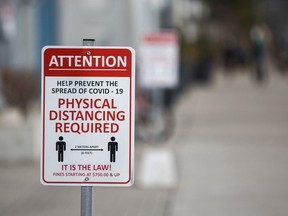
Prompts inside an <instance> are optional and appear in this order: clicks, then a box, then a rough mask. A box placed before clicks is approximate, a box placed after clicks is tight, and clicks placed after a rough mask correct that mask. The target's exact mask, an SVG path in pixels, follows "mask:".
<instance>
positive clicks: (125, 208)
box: [0, 74, 288, 216]
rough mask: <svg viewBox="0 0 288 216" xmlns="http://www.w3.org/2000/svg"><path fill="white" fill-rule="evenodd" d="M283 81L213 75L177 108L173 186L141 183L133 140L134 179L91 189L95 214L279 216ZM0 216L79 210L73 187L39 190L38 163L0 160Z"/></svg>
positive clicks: (285, 197)
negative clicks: (123, 184) (260, 82)
mask: <svg viewBox="0 0 288 216" xmlns="http://www.w3.org/2000/svg"><path fill="white" fill-rule="evenodd" d="M287 93H288V78H282V77H278V76H272V77H271V79H270V80H269V82H268V83H267V84H265V85H262V86H258V85H255V83H254V82H253V81H252V80H251V79H250V77H249V76H247V75H241V74H238V75H237V76H233V77H232V76H231V77H228V78H227V77H226V78H223V76H222V75H218V76H217V77H216V81H215V83H214V85H212V86H210V87H208V88H194V89H192V91H189V92H187V93H185V94H184V95H183V97H182V98H181V100H180V101H179V105H178V106H177V113H178V114H177V129H176V133H175V134H174V136H173V138H172V139H171V140H170V141H168V143H166V144H165V145H164V146H163V145H162V146H157V147H155V148H157V149H163V148H165V149H169V150H171V151H172V152H173V153H174V155H175V159H176V164H175V165H176V167H177V175H178V183H177V186H176V187H174V188H165V187H164V188H155V187H154V188H143V187H142V186H141V184H140V182H141V181H140V179H139V176H140V173H141V170H139V167H141V166H140V163H141V158H142V156H143V153H144V152H146V150H147V149H151V148H152V147H151V145H150V146H147V145H142V144H139V143H137V144H136V183H135V185H134V186H133V187H131V188H128V189H127V188H94V215H95V216H96V215H97V216H106V215H107V216H115V215H123V216H124V215H125V216H130V215H131V216H132V215H133V216H142V215H143V216H144V215H145V216H147V215H149V216H154V215H155V216H186V215H187V216H212V215H213V216H218V215H219V216H231V215H233V216H238V215H239V216H240V215H241V216H243V215H245V216H250V215H251V216H252V215H253V216H258V215H259V216H271V215H273V216H287V215H288V205H287V203H288V187H287V182H288V171H287V168H286V167H287V164H288V94H287ZM153 148H154V147H153ZM0 173H1V177H0V192H1V193H0V215H1V216H20V215H21V216H36V215H37V216H51V215H61V216H64V215H69V216H74V215H75V216H76V215H77V216H78V215H80V188H78V187H43V186H41V185H40V183H39V165H38V163H22V164H19V163H16V164H5V163H0Z"/></svg>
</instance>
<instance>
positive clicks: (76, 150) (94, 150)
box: [70, 148, 103, 151]
mask: <svg viewBox="0 0 288 216" xmlns="http://www.w3.org/2000/svg"><path fill="white" fill-rule="evenodd" d="M70 150H71V151H103V149H94V148H92V149H88V148H86V149H80V148H79V149H72V148H71V149H70Z"/></svg>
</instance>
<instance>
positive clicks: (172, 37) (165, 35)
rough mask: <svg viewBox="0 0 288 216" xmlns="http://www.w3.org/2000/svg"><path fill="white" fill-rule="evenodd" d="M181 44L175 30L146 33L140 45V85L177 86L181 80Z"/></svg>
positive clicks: (145, 86)
mask: <svg viewBox="0 0 288 216" xmlns="http://www.w3.org/2000/svg"><path fill="white" fill-rule="evenodd" d="M178 52H179V45H178V37H177V34H175V33H174V32H152V33H146V34H144V36H143V38H142V40H141V45H140V74H139V78H140V79H139V80H140V85H141V86H142V87H144V88H175V87H177V85H178V82H179V69H178V67H179V53H178Z"/></svg>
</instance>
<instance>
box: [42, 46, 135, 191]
mask: <svg viewBox="0 0 288 216" xmlns="http://www.w3.org/2000/svg"><path fill="white" fill-rule="evenodd" d="M51 48H52V49H126V50H129V51H130V53H131V75H130V77H129V83H130V84H129V85H130V95H129V101H130V103H129V109H130V112H129V119H130V122H129V135H130V136H129V164H128V166H129V169H128V170H129V176H128V180H127V181H125V182H95V181H94V182H92V181H91V182H84V181H83V182H81V181H75V182H73V181H71V182H70V181H69V182H64V181H63V182H62V181H60V182H58V181H47V180H45V175H44V173H45V168H44V160H45V148H44V147H45V108H46V107H45V102H46V79H45V78H46V76H45V73H44V72H45V68H44V53H45V51H46V50H48V49H51ZM41 54H42V56H41V122H42V124H41V159H40V181H41V183H42V184H43V185H47V186H122V187H129V186H132V185H133V183H134V146H135V50H134V49H133V48H132V47H128V46H111V47H110V46H44V47H43V48H42V52H41ZM59 77H62V76H59ZM63 77H65V76H63ZM71 77H72V76H71ZM73 77H74V76H73ZM75 77H76V76H75ZM87 77H93V76H87ZM99 77H111V76H99Z"/></svg>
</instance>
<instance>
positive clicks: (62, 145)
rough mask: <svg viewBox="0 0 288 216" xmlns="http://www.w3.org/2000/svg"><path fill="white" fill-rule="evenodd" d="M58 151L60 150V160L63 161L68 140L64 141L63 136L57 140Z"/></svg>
mask: <svg viewBox="0 0 288 216" xmlns="http://www.w3.org/2000/svg"><path fill="white" fill-rule="evenodd" d="M56 151H58V162H63V159H64V151H66V142H64V141H63V137H62V136H60V137H59V141H57V142H56Z"/></svg>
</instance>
